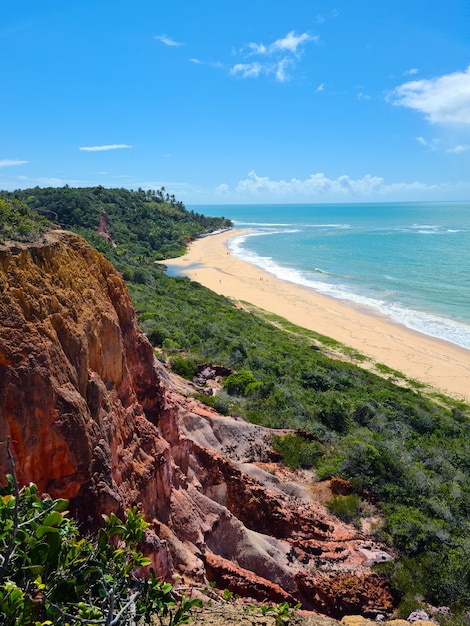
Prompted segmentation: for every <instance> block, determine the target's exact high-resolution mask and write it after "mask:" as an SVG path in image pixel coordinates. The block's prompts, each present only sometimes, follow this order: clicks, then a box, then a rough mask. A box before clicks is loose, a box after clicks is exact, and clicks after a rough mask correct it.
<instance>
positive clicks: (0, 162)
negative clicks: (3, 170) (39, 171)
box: [0, 159, 28, 167]
mask: <svg viewBox="0 0 470 626" xmlns="http://www.w3.org/2000/svg"><path fill="white" fill-rule="evenodd" d="M27 162H28V161H15V160H14V159H0V167H13V166H15V165H24V164H25V163H27Z"/></svg>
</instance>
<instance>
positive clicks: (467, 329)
mask: <svg viewBox="0 0 470 626" xmlns="http://www.w3.org/2000/svg"><path fill="white" fill-rule="evenodd" d="M299 230H300V229H292V230H288V231H287V230H282V231H273V230H270V231H269V232H264V231H262V230H261V231H256V232H253V233H249V234H246V235H242V236H239V237H236V238H234V239H232V240H230V242H229V248H230V250H231V252H232V253H233V254H234V256H236V257H237V258H239V259H241V260H243V261H247V262H248V263H252V264H253V265H256V266H258V267H260V268H261V269H263V270H265V271H266V272H269V273H271V274H273V275H274V276H276V277H277V278H279V279H281V280H285V281H288V282H291V283H295V284H297V285H300V286H302V287H308V288H310V289H313V290H315V291H317V292H318V293H321V294H324V295H327V296H330V297H333V298H337V299H340V300H345V301H348V302H351V303H354V304H360V305H361V306H366V307H368V308H371V309H373V310H376V311H379V312H380V313H382V314H384V315H386V316H388V317H390V318H391V319H393V320H394V321H396V322H399V323H400V324H403V325H404V326H406V327H408V328H410V329H412V330H416V331H418V332H421V333H424V334H426V335H429V336H432V337H435V338H438V339H443V340H445V341H449V342H451V343H454V344H456V345H458V346H461V347H464V348H467V349H470V326H468V325H465V324H462V323H459V322H457V321H454V320H451V319H449V318H446V317H443V316H439V315H435V314H430V313H427V312H425V311H418V310H413V309H411V308H408V307H407V306H406V305H404V304H401V303H398V302H396V301H395V300H394V298H395V296H396V294H395V292H394V291H384V292H383V294H382V295H383V298H379V297H377V296H376V295H374V294H370V293H367V291H366V290H365V289H363V290H362V293H361V291H360V288H359V287H358V286H355V287H354V288H352V287H350V286H348V285H345V284H341V282H339V281H340V280H341V279H340V277H339V276H336V277H332V276H331V274H330V273H328V272H325V271H323V270H321V269H319V268H313V269H312V271H311V272H306V271H303V270H299V269H295V268H293V267H286V266H282V265H280V264H279V263H277V262H276V261H275V260H274V259H273V258H272V257H271V256H261V255H258V254H256V253H255V252H252V251H250V250H247V249H246V248H244V247H243V243H244V242H245V241H246V239H247V238H249V237H256V236H261V235H267V234H274V233H275V232H276V233H278V232H299ZM318 274H319V275H320V276H321V278H319V279H316V278H315V276H316V275H318Z"/></svg>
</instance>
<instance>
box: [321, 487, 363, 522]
mask: <svg viewBox="0 0 470 626" xmlns="http://www.w3.org/2000/svg"><path fill="white" fill-rule="evenodd" d="M325 504H326V506H327V508H328V510H329V511H330V513H333V515H336V517H339V518H340V519H342V520H343V521H344V522H353V523H354V522H356V523H357V522H358V520H359V518H360V515H361V499H360V497H359V496H358V495H356V494H355V493H352V494H350V495H349V496H335V497H334V498H332V499H331V500H328V502H326V503H325Z"/></svg>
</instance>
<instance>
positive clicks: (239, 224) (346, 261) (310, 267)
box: [188, 202, 470, 349]
mask: <svg viewBox="0 0 470 626" xmlns="http://www.w3.org/2000/svg"><path fill="white" fill-rule="evenodd" d="M188 208H192V209H194V210H195V211H197V212H199V213H203V214H205V215H210V216H222V215H223V216H224V217H228V218H230V219H231V220H232V221H233V222H234V226H235V228H240V229H249V232H248V233H247V234H244V235H242V236H238V237H235V238H234V239H232V240H231V241H230V242H229V248H230V250H231V252H232V253H233V254H234V255H235V256H236V257H238V258H240V259H242V260H244V261H248V262H249V263H252V264H254V265H257V266H259V267H260V268H262V269H264V270H266V271H267V272H270V273H271V274H273V275H274V276H276V277H277V278H280V279H282V280H286V281H289V282H292V283H296V284H298V285H301V286H303V287H309V288H311V289H314V290H315V291H317V292H319V293H322V294H326V295H328V296H332V297H334V298H339V299H341V300H344V301H347V302H349V303H353V304H357V305H362V306H367V307H370V308H372V309H374V310H376V311H378V312H380V313H382V314H385V315H387V316H389V317H390V318H392V319H393V320H395V321H397V322H399V323H401V324H403V325H405V326H407V327H408V328H411V329H413V330H417V331H420V332H422V333H425V334H427V335H431V336H433V337H437V338H439V339H443V340H446V341H449V342H452V343H455V344H457V345H459V346H462V347H464V348H467V349H470V202H468V203H464V202H459V203H452V202H451V203H445V202H426V203H380V204H373V203H367V204H358V203H355V204H284V205H283V204H275V205H259V204H257V205H204V206H202V205H198V206H193V207H188Z"/></svg>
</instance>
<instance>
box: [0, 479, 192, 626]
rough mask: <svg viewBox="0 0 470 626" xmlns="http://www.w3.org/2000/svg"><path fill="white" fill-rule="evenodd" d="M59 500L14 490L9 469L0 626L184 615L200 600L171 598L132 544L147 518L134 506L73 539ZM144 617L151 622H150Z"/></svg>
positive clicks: (2, 505) (171, 619)
mask: <svg viewBox="0 0 470 626" xmlns="http://www.w3.org/2000/svg"><path fill="white" fill-rule="evenodd" d="M67 505H68V501H67V500H62V499H56V500H52V499H49V498H41V497H39V495H38V493H37V488H36V486H35V485H33V484H31V485H29V486H25V487H23V488H22V489H19V488H18V485H17V483H16V479H15V476H14V475H10V476H8V477H7V485H6V486H4V487H3V488H2V489H1V490H0V554H1V560H0V621H1V623H2V624H3V626H30V625H32V624H34V625H35V626H48V625H54V626H61V625H63V626H66V625H72V624H103V625H105V626H112V625H113V624H115V625H117V624H120V625H122V626H126V625H129V626H130V625H131V624H137V623H139V624H150V623H151V620H154V619H155V617H157V618H158V619H159V621H160V623H161V624H163V623H165V624H166V625H172V626H177V625H178V624H186V623H188V622H189V621H190V614H191V613H190V612H191V609H192V608H193V607H194V606H201V603H200V601H197V600H189V599H187V598H184V597H183V598H182V599H180V600H178V599H177V598H176V595H175V593H174V592H173V588H172V586H171V585H170V584H168V583H164V582H162V581H160V580H157V579H156V578H155V576H154V574H153V573H152V572H150V575H149V577H148V578H146V579H142V578H136V576H135V574H134V570H135V568H146V567H148V565H149V564H150V560H149V559H147V558H146V557H144V556H143V554H142V553H141V552H139V550H138V545H139V542H140V541H141V539H142V538H143V535H144V532H145V529H146V527H147V526H148V524H147V523H146V522H145V521H144V519H143V515H142V514H140V513H137V511H136V509H135V508H134V509H130V510H128V511H127V515H126V520H125V521H123V520H120V519H119V518H118V517H116V515H114V513H111V514H110V515H109V516H105V517H104V526H103V528H101V529H100V531H99V534H98V537H97V538H96V539H88V538H85V537H81V536H80V534H79V531H78V528H77V525H76V523H75V522H74V521H73V520H71V519H70V518H69V517H68V516H67V511H66V509H67ZM152 623H155V622H153V621H152Z"/></svg>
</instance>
